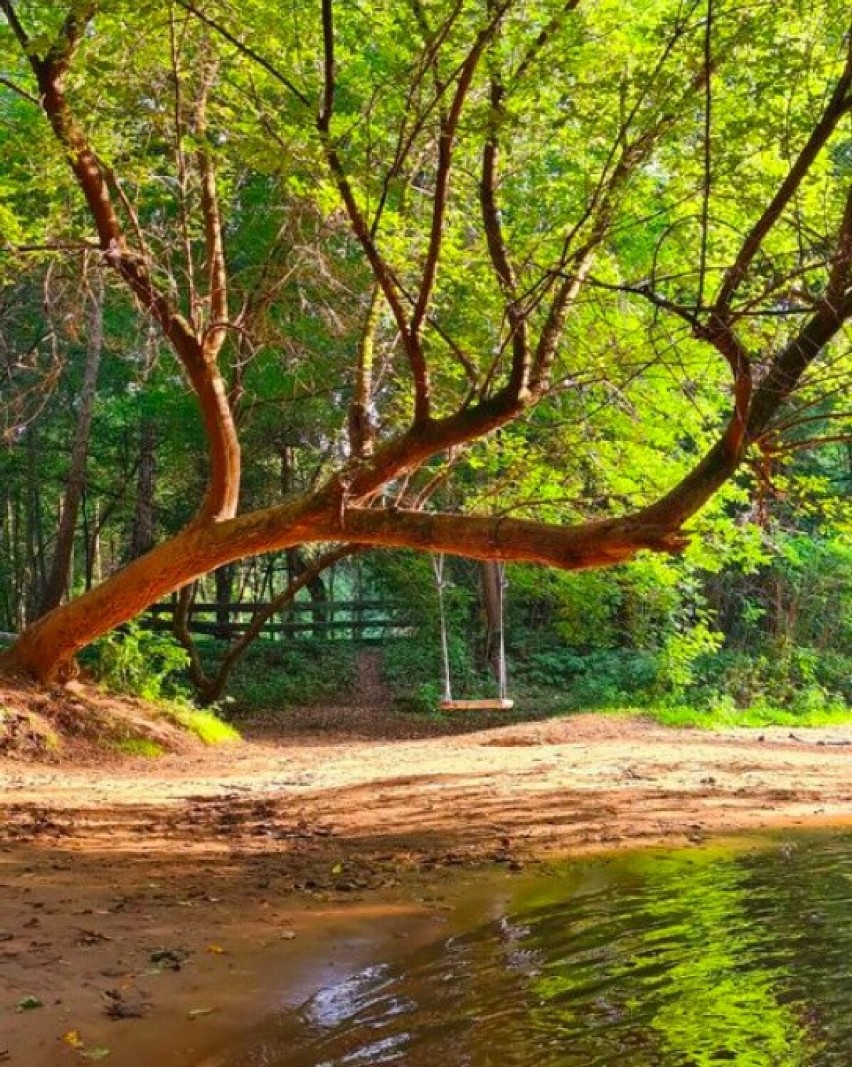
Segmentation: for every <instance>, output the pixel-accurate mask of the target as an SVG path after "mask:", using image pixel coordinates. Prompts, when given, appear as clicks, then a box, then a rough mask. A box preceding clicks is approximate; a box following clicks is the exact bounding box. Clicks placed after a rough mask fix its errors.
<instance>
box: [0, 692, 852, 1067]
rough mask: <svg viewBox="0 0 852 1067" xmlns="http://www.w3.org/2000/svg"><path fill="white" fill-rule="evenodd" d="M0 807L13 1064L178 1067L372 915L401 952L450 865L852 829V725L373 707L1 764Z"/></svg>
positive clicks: (7, 1039)
mask: <svg viewBox="0 0 852 1067" xmlns="http://www.w3.org/2000/svg"><path fill="white" fill-rule="evenodd" d="M477 727H479V728H477ZM447 729H449V731H450V732H449V733H447ZM412 733H415V734H417V733H422V734H425V735H427V736H406V735H407V734H408V735H410V734H412ZM0 803H2V816H1V817H0V973H2V979H3V980H2V983H0V991H2V995H0V1035H1V1036H0V1062H9V1063H15V1064H17V1063H20V1064H26V1065H27V1067H38V1065H41V1064H51V1065H53V1064H61V1063H64V1062H69V1063H70V1062H75V1061H78V1062H79V1059H80V1057H81V1056H82V1054H83V1053H84V1052H86V1051H89V1052H91V1051H95V1052H97V1050H98V1049H106V1048H109V1049H110V1050H111V1056H110V1060H109V1062H110V1063H115V1064H131V1065H132V1064H139V1063H143V1062H153V1059H154V1058H155V1057H156V1060H157V1062H158V1065H159V1067H167V1065H168V1064H171V1063H174V1064H183V1065H186V1064H193V1063H201V1062H205V1061H204V1060H203V1055H204V1054H205V1053H206V1052H208V1051H210V1049H211V1048H213V1047H215V1046H216V1045H217V1043H218V1042H221V1040H223V1038H224V1036H225V1035H227V1034H228V1033H229V1032H233V1031H234V1030H236V1029H238V1028H239V1026H241V1025H243V1024H245V1023H246V1022H247V1020H249V1019H250V1018H251V1016H252V1014H254V1015H256V1014H258V1013H262V1012H263V1011H265V1010H268V1009H269V1008H270V1000H269V974H270V973H271V972H273V973H280V969H281V968H284V970H285V971H287V970H288V969H292V968H295V967H297V966H298V965H300V961H301V962H302V963H303V962H304V960H305V958H306V957H308V956H315V955H316V951H315V948H314V947H310V946H314V945H315V943H316V944H319V943H322V945H324V946H325V947H324V948H323V949H322V950H321V951H320V955H322V952H325V953H326V954H327V955H328V960H329V963H330V962H331V960H332V959H334V960H336V961H337V962H338V963H339V962H340V956H341V953H343V954H344V955H345V950H344V948H342V947H341V946H343V945H345V943H346V937H345V933H341V931H345V927H346V923H347V922H348V921H349V919H350V918H351V917H352V916H355V915H356V914H361V912H360V911H359V909H363V908H367V909H372V910H373V911H374V912H375V911H377V910H379V911H382V914H383V915H385V916H386V918H387V922H386V924H385V925H386V933H387V935H388V936H391V935H392V934H393V933H394V932H395V933H396V934H398V935H399V936H404V935H406V932H410V928H411V922H412V919H411V915H412V914H413V913H415V912H417V913H424V914H431V915H432V916H433V917H434V915H436V914H437V913H438V912H440V909H441V908H442V907H443V904H442V903H441V897H442V894H443V892H444V889H443V888H442V886H443V884H444V883H446V882H447V875H448V870H450V869H452V870H456V871H459V872H460V874H459V876H458V878H459V879H461V880H462V881H463V880H464V879H465V878H471V877H474V876H475V877H479V876H480V874H481V872H482V871H483V869H484V868H486V867H488V868H490V869H491V870H494V869H495V868H496V869H499V870H502V871H505V872H507V873H506V877H515V876H516V874H512V873H511V872H518V871H520V870H522V869H523V868H525V867H528V866H530V865H531V864H535V863H536V862H538V861H540V860H546V859H547V858H548V857H554V856H557V855H562V854H565V853H573V852H579V851H589V850H600V849H610V848H625V847H633V846H640V845H647V844H651V843H661V842H662V843H666V844H669V845H673V846H674V845H688V844H690V843H698V842H700V841H702V840H704V839H705V837H706V836H707V835H710V834H724V833H730V832H734V831H737V830H744V829H754V828H759V827H772V826H795V825H813V824H816V823H829V822H841V821H846V820H848V821H852V727H835V728H831V729H822V730H797V731H794V732H792V733H791V731H789V730H788V729H786V728H785V729H780V728H769V729H764V730H726V731H720V732H714V733H709V732H706V731H692V730H678V731H674V730H669V729H666V728H664V727H661V726H659V725H656V724H653V723H650V722H648V721H646V720H643V719H640V718H634V717H619V716H600V715H575V716H571V717H568V718H563V719H556V720H554V719H551V720H547V721H542V722H528V723H523V724H514V725H508V726H505V725H504V726H491V727H484V726H483V725H482V721H481V720H471V719H464V720H453V721H451V722H450V723H449V724H448V726H447V727H446V728H444V727H442V726H441V724H440V723H437V722H432V721H427V722H425V723H424V722H418V721H416V720H412V719H411V718H406V717H405V716H401V715H394V714H393V713H389V712H387V711H382V710H380V709H379V710H376V709H375V708H372V709H371V707H370V706H369V704H368V703H362V704H361V705H360V706H356V707H352V708H348V709H341V708H338V709H329V708H326V709H316V710H311V711H304V712H300V713H295V714H293V715H288V718H287V721H286V724H285V725H281V724H279V725H278V726H277V727H276V728H275V729H274V730H273V727H272V725H271V724H269V723H266V724H261V725H260V726H259V727H258V729H257V730H256V732H255V735H254V736H252V735H251V734H250V736H249V737H248V739H247V740H246V741H245V742H244V743H241V744H233V745H223V746H220V747H215V748H204V747H203V746H201V745H200V744H194V743H192V744H184V745H183V746H182V747H181V750H180V751H178V752H172V753H171V754H169V755H166V756H163V757H161V758H160V759H156V760H146V759H139V758H126V757H123V756H121V755H120V754H119V753H117V752H111V753H110V754H109V755H106V756H104V755H103V754H102V755H101V757H100V758H98V757H96V756H95V754H94V750H93V749H86V748H85V747H83V748H80V749H79V750H77V751H76V752H74V753H72V758H69V759H67V760H63V761H62V762H60V763H46V762H23V761H21V760H10V759H6V760H3V759H0ZM477 872H479V873H477ZM28 997H33V998H36V999H37V1000H38V1001H39V1002H40V1003H41V1006H40V1007H32V1008H31V1009H30V1010H20V1011H19V1010H17V1006H18V1005H20V1004H21V1003H22V1002H25V998H28ZM63 1036H64V1040H63ZM78 1042H79V1043H80V1044H79V1047H76V1048H75V1045H77V1043H78ZM4 1052H5V1053H6V1055H5V1057H4ZM148 1057H150V1059H149V1058H148ZM95 1058H96V1057H95Z"/></svg>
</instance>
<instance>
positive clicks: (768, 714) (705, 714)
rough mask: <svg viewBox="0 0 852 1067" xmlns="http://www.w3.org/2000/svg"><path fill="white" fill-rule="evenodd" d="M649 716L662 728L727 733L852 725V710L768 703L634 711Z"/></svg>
mask: <svg viewBox="0 0 852 1067" xmlns="http://www.w3.org/2000/svg"><path fill="white" fill-rule="evenodd" d="M632 714H636V715H646V716H647V717H648V718H650V719H653V720H654V721H655V722H658V723H660V724H661V725H662V726H673V727H676V728H677V727H680V728H682V729H685V728H694V729H699V730H723V729H726V728H730V727H732V726H750V727H754V728H758V727H761V726H786V727H790V728H795V727H799V728H804V727H808V726H848V725H849V724H850V723H852V708H848V707H841V706H834V707H823V708H815V709H813V710H806V711H788V710H785V709H784V708H778V707H772V706H771V705H767V704H756V705H754V706H753V707H750V708H732V707H725V706H723V707H718V708H693V707H689V706H680V705H678V706H671V707H667V706H659V705H657V706H653V705H652V706H650V707H647V708H640V709H637V710H635V711H633V712H632Z"/></svg>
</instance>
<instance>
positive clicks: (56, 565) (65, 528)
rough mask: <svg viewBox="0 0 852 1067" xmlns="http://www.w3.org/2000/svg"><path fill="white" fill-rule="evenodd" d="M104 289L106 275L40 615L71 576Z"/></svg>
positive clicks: (91, 320)
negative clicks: (54, 546)
mask: <svg viewBox="0 0 852 1067" xmlns="http://www.w3.org/2000/svg"><path fill="white" fill-rule="evenodd" d="M103 289H104V287H103V279H102V278H100V277H99V278H98V281H97V283H96V290H95V291H94V292H93V293H92V294H91V297H90V303H89V315H88V331H87V332H88V338H87V344H86V364H85V368H84V370H83V385H82V388H81V390H80V411H79V415H78V418H77V429H76V432H75V434H74V442H73V444H72V446H71V466H70V467H69V469H68V477H67V479H66V482H65V492H64V494H63V496H62V505H61V514H60V517H59V529H58V531H57V534H56V548H55V551H54V553H53V560H52V562H51V565H50V574H49V575H48V577H47V581H46V582H45V584H44V588H43V590H42V593H41V597H40V598H39V606H38V615H39V616H42V615H45V614H46V613H47V612H48V611H51V610H52V609H53V608H55V607H57V606H58V605H59V604H60V602H61V600H62V597H63V596H64V594H65V591H66V588H67V586H68V581H69V577H70V569H71V559H72V554H73V550H74V536H75V534H76V532H77V517H78V515H79V512H80V501H81V500H82V498H83V491H84V489H85V486H86V463H87V460H88V457H89V438H90V436H91V429H92V415H93V414H94V409H95V393H96V391H97V385H98V371H99V369H100V363H101V352H102V351H103V296H104V291H103Z"/></svg>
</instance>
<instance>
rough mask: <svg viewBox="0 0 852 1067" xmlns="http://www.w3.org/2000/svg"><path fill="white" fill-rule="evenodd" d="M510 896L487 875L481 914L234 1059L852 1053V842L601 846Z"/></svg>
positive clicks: (548, 1065)
mask: <svg viewBox="0 0 852 1067" xmlns="http://www.w3.org/2000/svg"><path fill="white" fill-rule="evenodd" d="M504 895H505V883H504V886H503V888H502V890H500V889H498V888H497V887H495V886H494V885H493V884H491V885H489V884H488V883H485V884H484V885H483V891H482V895H481V907H482V912H481V914H482V915H483V919H482V921H480V922H478V923H474V924H473V925H472V926H471V927H470V928H469V929H467V930H466V931H464V932H463V933H461V934H460V935H457V936H454V937H451V938H447V939H446V940H444V941H442V942H439V943H437V944H433V945H430V946H428V947H427V948H426V949H423V950H419V951H418V952H417V953H415V954H413V955H412V956H410V957H406V958H404V959H402V960H381V959H379V960H377V961H376V965H375V966H374V967H372V968H370V969H367V970H365V971H364V972H363V973H362V974H361V975H359V976H356V978H355V979H354V980H352V981H349V982H348V983H340V984H339V985H336V986H334V987H330V988H328V989H325V990H323V991H322V993H321V994H319V995H318V996H317V997H315V998H313V999H312V1000H311V1001H309V1002H308V1003H306V1004H305V1005H304V1006H303V1008H302V1010H301V1012H300V1013H299V1014H298V1016H297V1017H295V1018H294V1017H293V1016H290V1017H289V1018H288V1020H287V1024H288V1029H287V1035H288V1036H287V1040H286V1043H285V1042H282V1041H281V1039H280V1033H281V1031H279V1039H278V1043H277V1044H276V1038H275V1035H274V1034H271V1035H270V1034H267V1035H265V1036H264V1037H263V1038H262V1039H258V1040H256V1041H255V1042H254V1044H252V1043H249V1045H248V1046H247V1047H245V1048H244V1049H243V1050H242V1051H241V1055H240V1057H239V1058H237V1059H234V1060H233V1061H232V1062H233V1063H234V1064H237V1063H239V1064H240V1067H248V1065H250V1064H255V1063H257V1064H260V1063H263V1064H270V1065H272V1064H274V1065H282V1067H283V1065H284V1064H286V1065H287V1067H319V1065H322V1067H359V1065H370V1067H375V1065H379V1064H401V1065H404V1067H438V1065H445V1064H446V1065H448V1067H486V1065H491V1064H499V1065H501V1067H608V1065H613V1067H616V1065H617V1067H711V1065H717V1064H720V1063H736V1064H738V1065H742V1067H826V1065H835V1064H836V1065H844V1067H848V1064H850V1063H852V840H850V838H849V837H848V836H843V835H823V836H817V837H815V836H811V837H807V838H805V837H802V838H800V839H799V840H798V843H792V844H791V843H788V844H786V845H785V844H780V843H778V842H775V843H773V842H768V843H764V844H763V845H761V846H760V847H757V846H756V845H751V846H749V847H747V848H745V847H743V846H742V844H740V845H738V846H736V847H735V846H730V847H719V846H717V847H713V848H705V849H700V850H691V851H678V852H666V853H664V852H646V853H635V854H632V855H621V856H615V857H602V858H598V859H594V860H586V861H582V862H575V863H572V864H567V865H565V867H564V868H562V869H561V870H560V871H558V872H557V873H556V874H555V875H553V876H548V877H542V878H541V879H538V880H536V881H534V882H532V883H530V882H528V883H527V884H526V887H525V888H524V889H523V890H521V891H518V892H517V893H516V895H515V896H514V898H513V900H512V901H511V902H510V903H508V904H506V902H505V899H504ZM486 916H489V918H487V919H486V918H485V917H486ZM285 1044H286V1048H285V1047H284V1046H285ZM253 1057H254V1058H253Z"/></svg>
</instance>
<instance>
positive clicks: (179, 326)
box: [0, 0, 240, 522]
mask: <svg viewBox="0 0 852 1067" xmlns="http://www.w3.org/2000/svg"><path fill="white" fill-rule="evenodd" d="M97 7H98V5H97V3H94V2H92V3H89V4H87V5H84V7H83V8H80V7H79V5H77V6H75V8H74V10H73V11H72V13H71V14H70V15H69V16H68V18H67V19H66V20H65V22H64V24H63V27H62V31H61V33H60V35H59V38H58V39H57V41H56V43H55V44H54V45H53V46H52V47H51V48H50V49H49V50H48V52H47V55H46V56H45V58H44V59H39V58H38V57H37V56H36V55H34V54H32V53H31V51H29V50H28V53H27V55H28V59H29V62H30V65H31V67H32V69H33V73H34V74H35V76H36V79H37V81H38V86H39V91H40V94H41V105H42V109H43V111H44V113H45V115H46V117H47V119H48V121H49V123H50V125H51V128H52V129H53V132H54V135H55V137H56V139H57V140H58V141H59V143H60V144H61V145H62V147H63V148H64V149H65V151H66V153H67V157H68V162H69V165H70V167H71V170H72V172H73V174H74V177H75V178H76V181H77V184H78V186H79V188H80V190H81V192H82V193H83V196H84V197H85V200H86V203H87V205H88V208H89V212H90V214H91V216H92V220H93V222H94V224H95V229H96V231H97V234H98V239H99V243H100V247H101V250H102V252H103V255H104V260H105V261H106V262H107V263H108V264H109V265H110V266H111V267H112V268H113V269H114V270H115V271H116V272H117V273H118V275H119V276H120V277H121V278H122V280H123V281H124V282H125V284H126V285H127V286H128V288H129V289H130V290H131V292H132V293H133V294H134V296H135V297H136V298H137V299H138V300H139V301H140V303H141V304H142V306H143V307H144V308H145V309H146V310H148V311H149V312H150V313H151V315H152V316H153V317H154V319H155V320H156V321H157V322H158V323H159V325H160V327H161V329H162V331H163V333H164V335H165V337H166V339H167V340H168V341H169V342H170V344H171V346H172V349H173V350H174V352H175V354H176V355H177V357H178V359H179V361H180V362H181V364H182V365H183V367H184V369H185V371H186V373H187V376H188V378H189V380H190V383H191V384H192V387H193V389H194V391H195V393H196V395H197V396H198V400H199V406H200V408H201V414H202V418H203V422H204V428H205V432H206V435H207V440H208V444H209V448H210V477H209V481H208V487H207V492H206V494H205V498H204V501H203V503H202V506H201V508H200V510H199V513H198V516H197V521H200V522H207V521H213V520H218V519H221V518H224V517H229V516H231V515H233V514H235V512H236V507H237V499H238V494H239V480H240V449H239V443H238V441H237V436H236V429H235V427H234V423H233V417H232V414H231V410H230V407H229V405H228V397H227V391H226V389H225V386H224V383H223V381H222V378H221V375H220V374H219V371H218V368H217V366H216V363H215V360H212V359H208V358H206V357H205V352H204V349H203V346H202V344H201V343H200V341H199V338H198V337H197V336H196V334H195V331H194V330H193V327H192V325H191V323H190V322H189V321H188V320H187V319H186V318H185V317H184V316H183V315H182V314H180V312H179V311H178V310H177V309H176V308H175V307H174V305H173V304H172V302H171V300H170V299H169V297H168V296H167V295H166V293H164V292H163V291H162V290H160V289H159V288H158V287H157V286H156V285H155V283H154V281H153V279H152V276H151V272H150V268H149V265H148V263H147V261H146V260H145V258H144V257H143V256H141V255H138V254H136V253H134V252H132V251H131V250H130V249H129V247H128V243H127V240H126V237H125V234H124V230H123V228H122V225H121V222H120V219H119V217H118V214H117V212H116V210H115V206H114V204H113V200H112V197H111V195H110V190H109V184H108V181H107V176H106V172H105V169H104V168H103V167H102V165H101V163H100V161H99V160H98V158H97V156H96V154H95V152H94V150H93V149H92V147H91V145H90V143H89V140H88V138H87V136H86V133H85V131H84V130H83V127H82V126H81V125H80V123H79V122H78V121H77V119H76V117H75V115H74V113H73V111H72V109H71V106H70V104H69V102H68V100H67V98H66V95H65V90H64V79H65V75H66V74H67V72H68V69H69V66H70V64H71V62H72V59H73V57H74V54H75V51H76V49H77V47H78V45H79V44H80V41H81V40H82V37H83V33H84V31H85V27H86V25H87V24H88V23H89V22H90V21H91V19H92V18H93V17H94V15H95V13H96V11H97ZM0 10H3V12H4V13H5V14H6V16H7V18H8V17H9V13H10V12H12V14H13V15H14V9H13V8H12V4H11V0H0Z"/></svg>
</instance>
